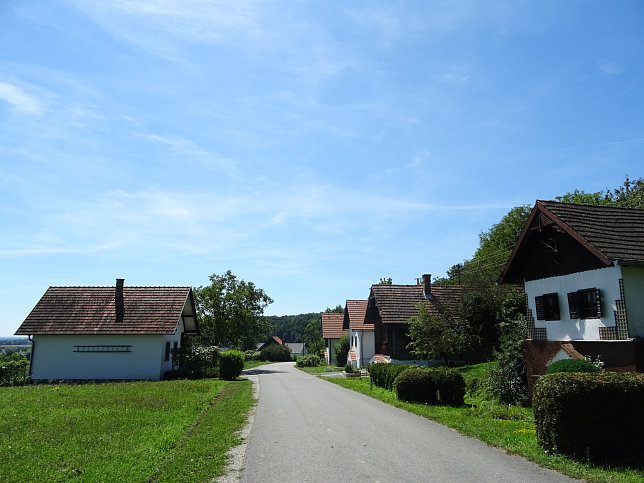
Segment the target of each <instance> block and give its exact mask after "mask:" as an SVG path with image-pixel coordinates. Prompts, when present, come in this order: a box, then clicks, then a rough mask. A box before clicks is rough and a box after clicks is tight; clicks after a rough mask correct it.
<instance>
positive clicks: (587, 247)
mask: <svg viewBox="0 0 644 483" xmlns="http://www.w3.org/2000/svg"><path fill="white" fill-rule="evenodd" d="M549 203H552V202H549ZM610 264H611V260H610V259H609V258H608V257H606V256H605V255H604V254H603V253H602V252H601V251H599V250H598V249H597V248H595V247H594V246H593V245H592V244H590V243H589V242H588V240H587V239H586V238H584V237H583V236H581V235H580V234H579V233H578V232H577V231H575V230H574V229H573V228H571V226H570V225H568V224H566V223H565V222H564V221H562V220H561V219H560V218H559V217H557V216H556V215H555V214H554V213H553V212H552V211H550V210H549V209H548V208H547V207H546V206H545V205H544V204H543V203H542V202H537V204H536V205H535V207H534V208H533V210H532V213H531V214H530V217H529V219H528V221H527V223H526V225H525V227H524V228H523V231H522V232H521V235H520V236H519V240H518V241H517V244H516V246H515V247H514V250H513V251H512V254H511V255H510V259H509V260H508V263H507V264H506V266H505V269H504V270H503V272H502V274H501V277H500V281H501V282H502V283H517V282H523V281H529V280H537V279H541V278H548V277H554V276H558V275H568V274H571V273H576V272H583V271H586V270H594V269H597V268H603V267H607V266H610Z"/></svg>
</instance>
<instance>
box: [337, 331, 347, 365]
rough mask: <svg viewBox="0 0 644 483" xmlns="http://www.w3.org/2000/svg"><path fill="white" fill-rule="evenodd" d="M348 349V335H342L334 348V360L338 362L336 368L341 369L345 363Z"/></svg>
mask: <svg viewBox="0 0 644 483" xmlns="http://www.w3.org/2000/svg"><path fill="white" fill-rule="evenodd" d="M350 348H351V344H350V342H349V334H344V335H343V336H342V337H340V340H339V341H338V344H337V345H336V346H335V358H336V360H337V361H338V367H342V366H344V365H345V364H346V363H347V358H348V357H349V349H350Z"/></svg>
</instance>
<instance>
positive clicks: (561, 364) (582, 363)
mask: <svg viewBox="0 0 644 483" xmlns="http://www.w3.org/2000/svg"><path fill="white" fill-rule="evenodd" d="M557 372H599V367H597V366H596V365H595V364H593V363H592V362H590V361H587V360H586V359H562V360H560V361H557V362H553V363H552V364H550V365H549V366H548V367H546V374H555V373H557Z"/></svg>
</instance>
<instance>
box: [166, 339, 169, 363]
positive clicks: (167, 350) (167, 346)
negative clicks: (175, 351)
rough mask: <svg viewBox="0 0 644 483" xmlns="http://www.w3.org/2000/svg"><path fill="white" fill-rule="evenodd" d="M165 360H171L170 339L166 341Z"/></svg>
mask: <svg viewBox="0 0 644 483" xmlns="http://www.w3.org/2000/svg"><path fill="white" fill-rule="evenodd" d="M165 360H166V361H169V360H170V341H168V342H166V343H165Z"/></svg>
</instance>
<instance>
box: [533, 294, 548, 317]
mask: <svg viewBox="0 0 644 483" xmlns="http://www.w3.org/2000/svg"><path fill="white" fill-rule="evenodd" d="M534 304H535V305H536V306H537V320H544V319H545V318H546V313H545V311H544V307H543V295H540V296H539V297H535V298H534Z"/></svg>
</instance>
